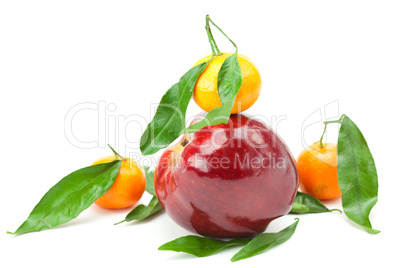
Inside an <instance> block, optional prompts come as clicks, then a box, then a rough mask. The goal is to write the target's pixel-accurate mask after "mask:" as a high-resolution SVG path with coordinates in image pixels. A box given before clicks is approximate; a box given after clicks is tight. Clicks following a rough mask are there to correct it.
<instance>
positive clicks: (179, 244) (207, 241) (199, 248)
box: [158, 235, 251, 257]
mask: <svg viewBox="0 0 402 268" xmlns="http://www.w3.org/2000/svg"><path fill="white" fill-rule="evenodd" d="M250 240H251V239H250V238H236V239H232V240H229V241H223V240H218V239H213V238H207V237H200V236H196V235H188V236H183V237H179V238H177V239H175V240H173V241H170V242H167V243H166V244H163V245H162V246H160V247H159V248H158V250H171V251H176V252H185V253H188V254H192V255H194V256H197V257H206V256H210V255H212V254H214V253H215V252H217V251H219V250H222V249H224V248H226V247H229V246H235V245H245V244H247V243H248V242H249V241H250Z"/></svg>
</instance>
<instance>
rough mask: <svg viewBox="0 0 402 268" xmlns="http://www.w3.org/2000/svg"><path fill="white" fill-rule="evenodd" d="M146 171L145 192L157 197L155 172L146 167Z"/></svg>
mask: <svg viewBox="0 0 402 268" xmlns="http://www.w3.org/2000/svg"><path fill="white" fill-rule="evenodd" d="M144 169H145V177H146V184H145V190H146V191H147V192H148V193H150V194H151V195H154V196H155V195H156V193H155V182H154V174H155V170H153V169H151V168H150V167H144Z"/></svg>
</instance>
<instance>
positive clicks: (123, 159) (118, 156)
mask: <svg viewBox="0 0 402 268" xmlns="http://www.w3.org/2000/svg"><path fill="white" fill-rule="evenodd" d="M107 146H109V148H110V149H111V150H112V151H113V153H114V155H115V156H116V159H118V158H120V160H122V161H126V158H124V157H122V156H121V155H119V154H118V153H117V152H116V150H115V149H113V148H112V146H110V145H109V144H108V145H107Z"/></svg>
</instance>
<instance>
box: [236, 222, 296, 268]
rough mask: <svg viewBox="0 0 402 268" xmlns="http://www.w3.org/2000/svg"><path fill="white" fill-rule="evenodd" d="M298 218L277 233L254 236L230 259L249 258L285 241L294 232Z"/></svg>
mask: <svg viewBox="0 0 402 268" xmlns="http://www.w3.org/2000/svg"><path fill="white" fill-rule="evenodd" d="M298 222H299V219H298V218H296V222H294V223H293V224H291V225H290V226H288V227H286V228H285V229H283V230H282V231H280V232H278V233H264V234H260V235H258V236H256V237H254V238H253V239H252V240H251V241H250V242H249V243H248V244H247V245H245V246H244V247H243V248H242V249H241V250H240V251H239V252H237V253H236V254H235V255H234V256H233V257H232V259H231V261H233V262H234V261H239V260H243V259H246V258H250V257H252V256H254V255H256V254H258V253H260V252H261V251H264V250H266V249H268V248H269V247H271V246H272V245H275V244H279V243H283V242H285V241H287V240H288V239H289V238H290V237H291V236H292V235H293V233H294V232H295V230H296V226H297V224H298Z"/></svg>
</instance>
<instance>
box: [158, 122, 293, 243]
mask: <svg viewBox="0 0 402 268" xmlns="http://www.w3.org/2000/svg"><path fill="white" fill-rule="evenodd" d="M298 183H299V178H298V173H297V168H296V163H295V161H294V158H293V156H292V154H291V152H290V151H289V149H288V148H287V146H286V145H285V144H284V143H283V141H281V140H280V139H279V138H278V136H276V135H275V133H274V132H273V131H272V130H271V129H269V128H267V127H266V126H265V125H264V124H263V123H262V122H260V121H258V120H255V119H252V118H249V117H247V116H245V115H242V114H236V115H232V116H231V117H230V120H229V122H228V124H220V125H216V126H210V127H205V128H203V129H201V130H200V131H198V132H196V133H193V134H191V135H185V136H184V137H183V139H182V140H181V142H180V143H179V144H177V145H176V146H173V147H171V148H168V149H166V150H165V152H164V153H163V154H162V156H161V158H160V160H159V163H158V166H157V168H156V172H155V190H156V194H157V197H158V200H159V202H160V203H161V205H162V208H163V209H164V210H165V211H166V213H167V214H168V215H169V216H170V217H171V218H172V219H173V220H174V221H175V222H177V223H178V224H179V225H181V226H182V227H184V228H186V229H188V230H190V231H193V232H196V233H198V234H200V235H203V236H208V237H217V238H229V237H246V236H253V235H255V234H258V233H261V232H263V231H264V230H265V229H266V227H267V226H268V224H269V223H270V222H271V221H272V220H274V219H276V218H278V217H281V216H283V215H285V214H287V213H288V212H289V211H290V209H291V207H292V204H293V201H294V198H295V195H296V192H297V188H298Z"/></svg>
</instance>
